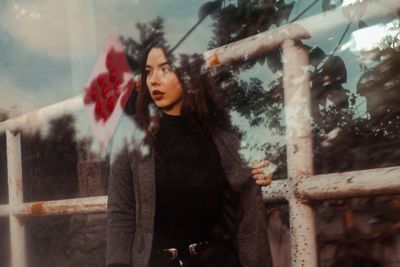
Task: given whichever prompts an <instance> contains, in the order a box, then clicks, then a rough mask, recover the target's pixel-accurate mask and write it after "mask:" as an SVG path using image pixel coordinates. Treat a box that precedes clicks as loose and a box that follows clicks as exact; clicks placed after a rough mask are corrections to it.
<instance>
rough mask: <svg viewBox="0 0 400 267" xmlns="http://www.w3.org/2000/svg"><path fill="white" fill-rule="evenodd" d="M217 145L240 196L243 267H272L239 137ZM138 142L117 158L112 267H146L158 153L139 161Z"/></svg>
mask: <svg viewBox="0 0 400 267" xmlns="http://www.w3.org/2000/svg"><path fill="white" fill-rule="evenodd" d="M125 133H126V132H125ZM125 139H127V138H125ZM213 140H214V142H215V144H216V147H217V149H218V151H219V154H220V157H221V164H222V167H223V170H224V172H225V174H226V177H227V179H228V182H229V183H230V185H231V187H232V189H233V191H234V192H235V193H237V194H238V196H239V214H238V218H239V219H238V222H237V236H236V241H237V246H238V252H239V258H240V262H241V265H242V267H270V266H272V259H271V253H270V248H269V244H268V237H267V230H266V218H265V213H264V206H263V201H262V196H261V190H260V188H259V186H257V185H256V184H255V182H254V181H252V180H251V178H250V175H251V172H250V169H249V168H248V167H247V166H245V165H244V164H243V161H242V160H241V158H240V157H239V154H238V149H239V145H238V144H239V142H238V139H237V137H236V135H235V134H234V133H232V132H228V131H222V130H221V131H218V132H216V133H215V134H214V136H213ZM119 141H120V140H119ZM132 142H134V141H132V140H131V142H128V141H127V140H125V143H124V144H125V145H122V146H120V147H121V149H118V150H119V151H117V152H115V153H114V154H113V157H112V164H111V177H110V183H109V194H108V212H107V216H108V233H107V235H108V240H107V255H106V265H109V264H112V263H126V264H130V265H131V266H132V267H146V266H147V265H148V262H149V258H150V253H151V248H152V240H153V226H154V225H153V224H154V214H155V207H156V201H155V200H156V186H155V174H154V172H155V166H154V153H153V151H151V150H150V151H149V153H148V155H147V156H145V157H143V156H139V153H137V151H138V150H137V149H129V147H132V146H130V144H131V143H132ZM134 143H135V142H134Z"/></svg>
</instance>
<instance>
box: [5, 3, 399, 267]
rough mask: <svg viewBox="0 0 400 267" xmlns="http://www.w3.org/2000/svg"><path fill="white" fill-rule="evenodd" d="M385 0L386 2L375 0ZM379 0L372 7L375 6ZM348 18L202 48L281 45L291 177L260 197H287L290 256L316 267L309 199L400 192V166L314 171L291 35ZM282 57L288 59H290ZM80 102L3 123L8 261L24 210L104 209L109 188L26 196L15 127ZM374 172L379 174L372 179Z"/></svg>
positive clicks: (19, 243) (336, 16) (19, 242)
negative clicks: (91, 193) (59, 196)
mask: <svg viewBox="0 0 400 267" xmlns="http://www.w3.org/2000/svg"><path fill="white" fill-rule="evenodd" d="M378 3H384V4H386V5H387V6H390V8H381V7H380V6H379V7H378V5H377V4H378ZM365 5H371V6H372V8H371V6H370V8H367V9H366V11H365V13H364V15H363V19H374V18H380V17H384V16H386V15H389V14H391V13H393V12H395V10H396V8H399V7H400V1H399V0H386V1H384V0H381V1H374V2H372V1H369V2H368V1H366V2H363V3H359V4H355V5H353V6H352V7H351V8H363V6H365ZM375 5H376V8H374V6H375ZM346 23H348V21H347V20H346V19H345V17H344V16H343V10H342V8H340V9H336V10H333V11H330V12H325V13H323V14H319V15H315V16H312V17H309V18H306V19H303V20H301V21H298V22H296V23H292V24H288V25H284V26H281V27H279V28H276V29H274V30H271V31H267V32H263V33H260V34H257V35H255V36H252V37H249V38H246V39H243V40H240V41H238V42H235V43H231V44H228V45H225V46H222V47H220V48H216V49H213V50H210V51H206V52H205V53H204V54H203V56H204V58H205V60H206V61H207V65H208V66H209V67H215V66H218V65H221V64H229V63H231V62H233V61H246V60H247V59H248V58H253V57H257V56H260V55H262V54H265V53H267V52H269V51H271V50H273V49H276V48H278V47H282V51H283V56H284V57H285V62H286V63H285V62H284V97H285V116H286V138H287V163H288V179H286V180H278V181H273V182H272V184H271V185H270V186H268V187H265V188H263V194H264V199H265V201H267V202H268V201H272V202H274V201H281V200H285V201H287V202H288V203H289V209H290V216H289V217H290V234H291V255H292V257H291V260H292V266H293V267H304V266H306V267H317V265H318V263H317V244H316V232H315V216H314V211H313V209H312V208H311V207H310V206H309V205H308V203H309V201H310V200H315V201H323V200H327V199H334V198H347V197H358V196H374V195H390V194H399V193H400V166H399V167H392V168H381V169H373V170H363V171H353V172H345V173H332V174H324V175H313V168H312V166H313V165H312V156H313V155H312V135H311V121H310V118H311V115H310V88H309V77H308V76H307V74H305V73H304V71H303V70H302V69H301V66H304V65H307V64H308V53H307V52H306V51H305V50H304V49H303V47H302V46H301V45H299V44H297V43H296V42H294V41H295V40H299V39H303V38H308V37H311V36H315V35H318V34H320V33H321V32H326V31H328V30H329V29H332V28H334V27H337V26H340V25H344V24H346ZM287 62H290V64H289V63H287ZM82 108H83V104H82V98H81V97H80V96H77V97H74V98H71V99H68V100H65V101H63V102H60V103H57V104H53V105H51V106H48V107H44V108H41V109H39V110H36V111H33V112H29V113H27V114H24V115H21V116H18V117H16V118H11V119H9V120H6V121H4V122H1V123H0V133H1V132H4V131H6V140H7V164H8V165H7V166H8V192H9V204H8V205H0V217H1V216H2V217H9V220H10V234H11V236H12V238H11V261H12V266H13V267H25V266H26V250H25V228H24V223H23V220H22V218H23V217H26V216H46V215H54V214H88V213H98V212H106V206H107V205H106V204H107V196H101V197H88V198H77V199H68V200H56V201H45V202H32V203H23V195H22V194H23V190H22V188H23V184H22V166H21V139H20V134H19V133H17V132H16V131H17V129H21V128H26V127H29V126H30V125H35V124H37V123H40V122H44V121H48V120H50V119H51V118H55V117H57V116H59V115H62V114H65V113H66V112H75V111H78V110H80V109H82ZM377 177H379V179H377Z"/></svg>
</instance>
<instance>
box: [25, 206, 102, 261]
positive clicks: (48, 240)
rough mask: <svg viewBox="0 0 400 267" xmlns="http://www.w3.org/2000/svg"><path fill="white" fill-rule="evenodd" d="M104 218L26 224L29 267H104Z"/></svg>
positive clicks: (62, 218) (37, 219) (53, 218)
mask: <svg viewBox="0 0 400 267" xmlns="http://www.w3.org/2000/svg"><path fill="white" fill-rule="evenodd" d="M105 234H106V219H105V215H104V214H92V215H74V216H51V217H47V218H46V217H34V218H28V219H27V220H26V239H27V248H28V267H39V266H42V267H47V266H48V267H53V266H59V267H67V266H68V267H70V266H71V267H72V266H93V267H94V266H104V264H105V262H104V260H105V259H104V255H105V248H106V236H105Z"/></svg>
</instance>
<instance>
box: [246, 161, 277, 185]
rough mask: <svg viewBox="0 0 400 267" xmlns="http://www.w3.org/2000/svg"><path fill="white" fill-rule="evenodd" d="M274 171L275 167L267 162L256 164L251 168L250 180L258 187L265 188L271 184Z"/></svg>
mask: <svg viewBox="0 0 400 267" xmlns="http://www.w3.org/2000/svg"><path fill="white" fill-rule="evenodd" d="M275 170H276V165H275V164H273V163H272V162H270V161H268V160H261V161H259V162H256V163H255V164H253V166H252V167H251V174H252V178H253V179H254V180H256V183H257V184H258V185H260V186H267V185H269V184H271V182H272V175H273V172H274V171H275Z"/></svg>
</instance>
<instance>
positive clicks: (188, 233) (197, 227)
mask: <svg viewBox="0 0 400 267" xmlns="http://www.w3.org/2000/svg"><path fill="white" fill-rule="evenodd" d="M155 151H156V161H155V175H156V216H155V225H154V239H155V240H154V247H155V248H165V247H171V246H173V245H183V244H187V243H188V242H198V241H205V240H210V239H211V238H213V237H212V233H214V232H215V231H216V228H218V227H220V223H221V211H222V193H221V192H222V191H221V189H222V188H223V187H224V186H226V179H225V177H224V174H223V170H222V167H221V164H220V158H219V153H218V150H217V148H216V146H215V144H214V142H213V141H212V139H211V136H210V135H208V134H205V133H203V132H201V131H198V130H197V131H196V130H195V129H194V127H192V125H191V124H190V123H189V122H188V121H187V120H186V119H185V118H183V117H181V116H169V115H163V116H162V117H161V119H160V127H159V129H158V131H157V134H156V141H155Z"/></svg>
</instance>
